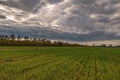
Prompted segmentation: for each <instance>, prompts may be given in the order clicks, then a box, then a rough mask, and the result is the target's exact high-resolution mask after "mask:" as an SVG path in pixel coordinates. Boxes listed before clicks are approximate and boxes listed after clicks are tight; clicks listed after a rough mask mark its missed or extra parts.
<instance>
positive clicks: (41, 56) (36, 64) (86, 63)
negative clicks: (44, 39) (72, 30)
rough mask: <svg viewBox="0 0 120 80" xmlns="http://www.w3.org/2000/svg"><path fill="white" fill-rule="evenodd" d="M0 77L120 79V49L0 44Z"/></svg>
mask: <svg viewBox="0 0 120 80" xmlns="http://www.w3.org/2000/svg"><path fill="white" fill-rule="evenodd" d="M0 80H120V48H105V47H104V48H102V47H39V48H36V47H0Z"/></svg>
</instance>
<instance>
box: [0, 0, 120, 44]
mask: <svg viewBox="0 0 120 80" xmlns="http://www.w3.org/2000/svg"><path fill="white" fill-rule="evenodd" d="M3 26H13V27H12V28H13V29H15V28H16V27H18V26H22V28H19V29H21V30H22V29H23V27H24V28H25V27H26V29H28V26H29V27H33V28H34V27H40V28H46V29H48V28H49V29H52V30H53V31H59V32H61V35H62V33H67V34H68V36H69V34H70V35H71V34H74V36H76V37H77V36H78V35H79V36H78V37H81V38H82V39H85V41H102V40H105V41H107V40H108V41H110V40H111V41H112V42H114V40H115V41H116V40H117V41H119V40H120V0H0V27H1V28H0V29H3V28H4V30H7V29H6V28H5V27H3ZM21 30H20V31H21ZM38 33H39V32H38ZM35 34H36V33H35ZM63 35H64V34H63ZM58 36H59V35H58Z"/></svg>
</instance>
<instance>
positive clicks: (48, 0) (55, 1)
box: [46, 0, 63, 4]
mask: <svg viewBox="0 0 120 80" xmlns="http://www.w3.org/2000/svg"><path fill="white" fill-rule="evenodd" d="M46 1H47V3H51V4H55V3H59V2H62V1H63V0H46Z"/></svg>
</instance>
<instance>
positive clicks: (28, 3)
mask: <svg viewBox="0 0 120 80" xmlns="http://www.w3.org/2000/svg"><path fill="white" fill-rule="evenodd" d="M39 1H40V0H7V1H4V2H3V1H2V3H1V4H3V5H7V6H10V7H15V8H19V9H22V10H25V11H31V10H32V9H33V8H34V7H35V6H36V4H38V3H39Z"/></svg>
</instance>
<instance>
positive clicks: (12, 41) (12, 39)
mask: <svg viewBox="0 0 120 80" xmlns="http://www.w3.org/2000/svg"><path fill="white" fill-rule="evenodd" d="M0 46H84V45H80V44H70V43H65V42H61V41H50V40H47V39H40V38H29V37H28V36H24V37H22V36H20V35H15V34H10V35H0Z"/></svg>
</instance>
